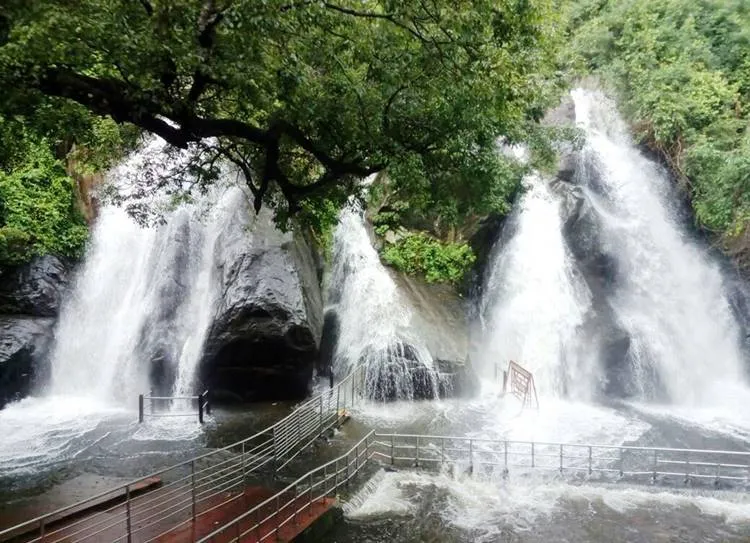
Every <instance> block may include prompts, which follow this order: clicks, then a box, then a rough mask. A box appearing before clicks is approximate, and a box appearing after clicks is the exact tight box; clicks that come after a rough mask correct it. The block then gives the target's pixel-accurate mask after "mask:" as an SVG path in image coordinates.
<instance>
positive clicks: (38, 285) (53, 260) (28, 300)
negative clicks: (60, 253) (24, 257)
mask: <svg viewBox="0 0 750 543" xmlns="http://www.w3.org/2000/svg"><path fill="white" fill-rule="evenodd" d="M69 271H70V270H69V268H68V266H67V265H66V264H65V263H63V262H62V261H61V260H60V259H59V258H57V257H55V256H52V255H44V256H40V257H36V258H34V259H32V260H31V262H29V263H28V264H24V265H21V266H19V267H17V268H13V269H10V270H5V271H3V272H2V274H0V313H2V314H13V315H33V316H37V317H54V316H56V315H57V313H58V311H59V309H60V303H61V301H62V296H63V293H64V291H65V289H66V288H67V285H68V276H69Z"/></svg>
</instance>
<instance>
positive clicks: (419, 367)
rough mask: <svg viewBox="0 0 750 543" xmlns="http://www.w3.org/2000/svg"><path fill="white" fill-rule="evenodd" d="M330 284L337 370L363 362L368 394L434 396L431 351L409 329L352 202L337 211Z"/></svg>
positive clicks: (400, 303)
mask: <svg viewBox="0 0 750 543" xmlns="http://www.w3.org/2000/svg"><path fill="white" fill-rule="evenodd" d="M330 285H331V286H330V295H329V306H330V307H329V311H335V312H336V314H337V316H338V320H339V322H340V325H339V327H340V328H339V340H338V343H337V349H336V353H335V358H334V370H335V371H336V373H337V374H338V375H339V376H341V377H343V376H344V375H346V374H347V373H349V371H351V370H352V369H353V368H354V367H355V366H356V365H357V364H364V365H365V367H366V379H367V390H368V393H369V394H370V396H371V397H372V398H373V399H377V400H384V399H399V400H411V399H414V398H415V397H417V396H421V397H428V398H436V397H437V396H438V384H437V376H436V374H435V372H434V371H433V365H432V357H431V356H430V353H429V352H428V351H427V349H426V347H425V345H424V344H423V343H422V341H421V340H420V338H419V336H418V334H416V333H415V332H414V330H413V328H412V326H411V310H410V308H409V307H408V306H407V304H406V303H405V301H404V300H403V299H402V297H401V296H400V295H399V293H398V290H397V288H396V284H395V282H394V281H393V278H392V277H391V276H390V275H389V272H388V271H387V270H386V269H385V267H384V266H383V264H382V263H381V262H380V257H379V256H378V253H377V251H376V250H375V248H374V247H373V246H372V242H371V241H370V236H369V235H368V233H367V229H366V227H365V222H364V212H363V210H362V209H361V207H360V206H359V205H358V204H355V203H351V204H349V206H348V207H346V208H345V209H344V210H343V211H342V212H341V215H340V217H339V224H338V226H337V227H336V231H335V234H334V249H333V269H332V273H331V280H330Z"/></svg>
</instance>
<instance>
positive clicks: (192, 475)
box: [190, 460, 195, 529]
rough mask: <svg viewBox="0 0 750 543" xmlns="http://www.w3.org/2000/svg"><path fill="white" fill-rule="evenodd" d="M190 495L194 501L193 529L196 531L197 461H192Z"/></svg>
mask: <svg viewBox="0 0 750 543" xmlns="http://www.w3.org/2000/svg"><path fill="white" fill-rule="evenodd" d="M190 494H191V500H192V515H193V529H195V460H191V461H190Z"/></svg>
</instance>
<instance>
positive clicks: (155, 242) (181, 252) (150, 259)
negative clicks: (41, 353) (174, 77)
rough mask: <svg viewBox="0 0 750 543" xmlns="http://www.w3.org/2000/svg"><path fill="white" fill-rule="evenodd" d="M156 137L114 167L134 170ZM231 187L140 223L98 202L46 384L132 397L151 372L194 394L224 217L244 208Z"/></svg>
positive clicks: (65, 391)
mask: <svg viewBox="0 0 750 543" xmlns="http://www.w3.org/2000/svg"><path fill="white" fill-rule="evenodd" d="M162 146H163V143H162V142H160V141H159V140H154V141H153V142H152V143H151V144H150V145H149V146H147V147H146V149H145V150H144V151H142V152H141V153H138V154H136V155H135V156H134V157H133V158H131V159H130V160H128V161H127V162H126V163H125V164H123V165H122V166H121V167H119V168H117V169H116V170H115V171H114V172H113V174H112V177H113V182H115V183H123V182H127V179H128V178H129V177H132V176H137V175H139V168H141V167H142V160H143V158H144V155H152V156H151V158H153V155H154V154H156V155H157V156H158V154H159V153H161V152H162ZM245 211H248V209H247V202H246V198H245V196H244V193H243V192H242V191H241V190H240V189H238V188H225V187H222V186H221V185H218V186H217V187H215V188H214V190H212V191H211V192H209V194H208V195H206V196H198V197H196V198H195V199H194V200H193V201H192V202H191V203H183V204H180V205H178V206H177V207H176V208H175V209H174V210H172V211H170V212H169V213H168V214H167V215H166V217H165V222H164V224H162V225H159V226H155V227H151V228H144V227H142V226H139V225H138V224H136V223H135V222H134V221H133V219H132V218H131V217H130V216H128V215H127V214H126V213H125V211H124V210H123V209H121V208H118V207H115V206H107V207H104V208H103V209H102V210H101V213H100V215H99V217H98V218H97V221H96V223H95V225H94V227H93V232H92V240H91V243H90V247H89V249H88V251H87V254H86V258H85V260H84V264H83V268H82V269H81V270H80V273H79V274H78V276H77V278H76V281H75V284H74V287H73V289H72V290H73V291H72V295H71V296H70V298H69V299H68V300H67V303H66V304H65V305H64V306H63V309H62V312H61V315H60V321H59V325H58V329H57V333H56V342H55V346H54V350H53V353H52V370H53V375H52V383H51V387H50V388H51V392H52V393H53V394H57V395H84V396H93V397H97V398H99V399H101V400H108V401H111V400H115V401H119V402H125V403H130V404H134V401H135V400H134V398H136V397H137V395H138V393H140V392H144V391H148V389H149V384H150V382H152V381H153V380H154V379H156V380H157V381H161V382H162V383H161V385H162V388H163V387H164V386H166V387H168V388H167V389H166V390H163V392H165V393H169V392H170V390H169V389H170V388H171V392H172V393H173V394H174V395H192V394H194V393H195V390H194V385H195V383H194V379H195V371H196V368H197V364H198V361H199V360H200V357H201V354H202V348H203V342H204V340H205V337H206V333H207V331H208V329H209V327H210V325H211V322H212V319H213V316H214V313H215V311H216V304H217V302H218V294H219V293H218V289H219V282H218V279H217V278H216V262H215V257H214V253H215V250H216V243H217V240H218V239H219V236H220V235H221V232H222V229H223V228H224V227H225V226H226V224H227V222H228V220H227V218H228V217H231V216H232V214H233V213H235V212H245Z"/></svg>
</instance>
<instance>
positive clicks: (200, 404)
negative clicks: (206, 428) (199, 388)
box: [198, 396, 203, 424]
mask: <svg viewBox="0 0 750 543" xmlns="http://www.w3.org/2000/svg"><path fill="white" fill-rule="evenodd" d="M198 422H199V423H201V424H203V397H202V396H198Z"/></svg>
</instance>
